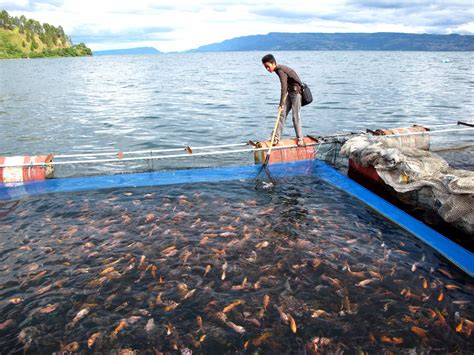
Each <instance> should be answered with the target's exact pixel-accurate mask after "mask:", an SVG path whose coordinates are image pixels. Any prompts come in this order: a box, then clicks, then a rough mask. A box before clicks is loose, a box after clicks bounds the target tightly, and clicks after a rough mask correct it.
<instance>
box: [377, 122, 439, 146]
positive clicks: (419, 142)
mask: <svg viewBox="0 0 474 355" xmlns="http://www.w3.org/2000/svg"><path fill="white" fill-rule="evenodd" d="M423 132H429V129H428V128H425V127H422V126H413V127H409V128H389V129H377V130H375V131H374V132H373V134H374V135H376V136H390V135H393V134H395V135H397V134H407V133H423ZM387 139H388V140H389V143H390V145H392V146H396V147H404V148H416V149H422V150H430V135H429V134H415V135H406V136H405V135H403V136H400V137H390V138H388V137H387Z"/></svg>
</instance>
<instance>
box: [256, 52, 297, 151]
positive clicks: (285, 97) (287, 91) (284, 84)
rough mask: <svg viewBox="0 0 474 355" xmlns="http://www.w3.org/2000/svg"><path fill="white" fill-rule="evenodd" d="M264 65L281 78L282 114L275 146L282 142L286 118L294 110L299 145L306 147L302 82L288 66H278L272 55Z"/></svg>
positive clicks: (265, 57)
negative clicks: (303, 124) (302, 122)
mask: <svg viewBox="0 0 474 355" xmlns="http://www.w3.org/2000/svg"><path fill="white" fill-rule="evenodd" d="M262 63H263V65H264V67H265V69H267V70H268V72H269V73H273V72H275V73H276V74H277V75H278V77H279V78H280V83H281V95H280V105H279V107H278V111H279V113H280V122H279V123H278V127H277V131H276V133H275V140H274V143H273V145H277V144H278V143H279V142H280V138H281V133H282V132H283V126H284V125H285V121H286V116H288V113H289V112H290V110H293V126H294V127H295V132H296V138H298V145H299V146H302V145H304V140H303V129H302V128H301V117H300V113H301V83H302V82H301V80H300V78H299V76H298V74H296V72H295V71H294V70H293V69H291V68H290V67H288V66H286V65H281V64H277V62H276V60H275V57H274V56H273V55H272V54H267V55H266V56H264V57H263V58H262Z"/></svg>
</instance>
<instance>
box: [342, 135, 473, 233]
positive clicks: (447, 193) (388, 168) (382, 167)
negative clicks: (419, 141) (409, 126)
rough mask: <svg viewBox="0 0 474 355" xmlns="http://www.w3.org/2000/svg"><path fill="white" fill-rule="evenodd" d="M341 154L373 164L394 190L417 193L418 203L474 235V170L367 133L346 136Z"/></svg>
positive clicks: (365, 164)
mask: <svg viewBox="0 0 474 355" xmlns="http://www.w3.org/2000/svg"><path fill="white" fill-rule="evenodd" d="M340 153H341V155H343V156H345V157H348V158H349V159H351V160H353V161H355V162H356V163H357V164H360V165H362V166H363V167H368V166H373V167H374V168H375V170H376V171H377V174H378V175H379V176H380V178H381V179H382V180H383V181H384V182H385V184H387V185H389V186H390V187H392V188H393V189H394V190H395V191H397V192H399V193H402V194H407V193H409V192H416V194H415V196H416V198H417V203H419V204H420V205H424V206H428V207H429V208H430V209H431V210H434V211H436V213H437V214H438V215H439V216H440V217H441V218H442V219H443V220H444V221H445V222H447V223H450V224H452V225H453V226H454V227H456V228H460V229H461V230H462V231H463V232H465V233H468V234H471V235H472V234H473V232H474V208H473V207H474V172H473V171H469V170H463V169H454V168H452V167H451V166H450V165H449V164H448V163H447V162H446V161H445V160H444V159H443V158H441V157H440V156H438V155H437V154H435V153H432V152H429V151H425V150H420V149H416V148H406V147H403V146H401V145H400V144H398V145H397V144H394V141H393V140H390V138H384V137H374V136H370V135H360V136H356V137H353V138H351V139H349V140H348V141H347V142H346V143H345V144H344V145H343V146H342V148H341V151H340ZM413 195H414V194H411V196H413Z"/></svg>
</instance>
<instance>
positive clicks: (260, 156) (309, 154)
mask: <svg viewBox="0 0 474 355" xmlns="http://www.w3.org/2000/svg"><path fill="white" fill-rule="evenodd" d="M297 142H298V140H297V139H296V138H291V139H283V140H281V141H280V142H279V143H278V144H277V145H276V146H274V147H273V149H272V152H271V154H270V159H269V161H268V163H269V164H273V163H286V162H292V161H298V160H314V159H315V158H316V143H317V142H318V141H317V140H316V139H314V138H311V137H304V143H305V146H301V147H292V148H281V149H278V147H284V146H291V145H293V146H294V145H297ZM270 143H271V142H270V141H269V140H268V141H262V142H258V143H257V144H256V147H257V148H267V149H268V148H270ZM254 156H255V164H263V162H264V161H265V159H266V158H267V150H263V151H257V152H255V154H254Z"/></svg>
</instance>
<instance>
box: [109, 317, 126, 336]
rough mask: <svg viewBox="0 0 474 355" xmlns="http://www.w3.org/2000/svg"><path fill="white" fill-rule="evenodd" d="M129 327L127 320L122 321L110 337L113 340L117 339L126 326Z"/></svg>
mask: <svg viewBox="0 0 474 355" xmlns="http://www.w3.org/2000/svg"><path fill="white" fill-rule="evenodd" d="M127 325H128V323H127V321H126V320H125V319H122V320H121V321H120V323H119V324H118V325H117V327H115V329H114V331H113V332H112V334H111V335H110V336H111V338H116V337H117V334H118V333H119V332H120V331H121V330H122V329H123V328H125V327H126V326H127Z"/></svg>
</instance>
